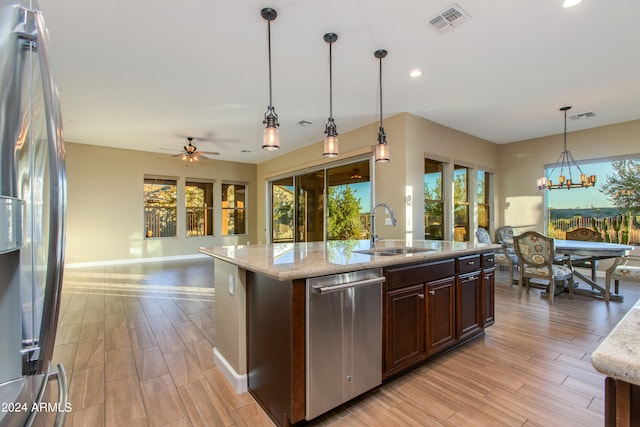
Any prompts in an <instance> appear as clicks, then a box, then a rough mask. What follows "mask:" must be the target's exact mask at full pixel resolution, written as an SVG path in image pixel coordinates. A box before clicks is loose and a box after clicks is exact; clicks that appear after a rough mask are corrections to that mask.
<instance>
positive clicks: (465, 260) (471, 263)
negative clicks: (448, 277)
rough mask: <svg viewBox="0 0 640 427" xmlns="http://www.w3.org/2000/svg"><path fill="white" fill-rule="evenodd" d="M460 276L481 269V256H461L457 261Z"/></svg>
mask: <svg viewBox="0 0 640 427" xmlns="http://www.w3.org/2000/svg"><path fill="white" fill-rule="evenodd" d="M456 262H457V264H458V265H457V266H456V267H457V270H458V274H464V273H469V272H471V271H475V270H479V269H480V255H469V256H461V257H460V258H457V259H456Z"/></svg>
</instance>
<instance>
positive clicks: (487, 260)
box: [480, 252, 495, 268]
mask: <svg viewBox="0 0 640 427" xmlns="http://www.w3.org/2000/svg"><path fill="white" fill-rule="evenodd" d="M494 257H495V254H494V253H493V252H491V253H487V254H482V256H481V258H480V259H481V261H480V262H481V266H482V268H491V267H493V266H494V259H495V258H494Z"/></svg>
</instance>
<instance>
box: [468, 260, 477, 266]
mask: <svg viewBox="0 0 640 427" xmlns="http://www.w3.org/2000/svg"><path fill="white" fill-rule="evenodd" d="M475 263H476V262H475V261H469V262H467V265H473V264H475Z"/></svg>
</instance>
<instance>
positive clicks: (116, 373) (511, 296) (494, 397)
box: [54, 259, 640, 427]
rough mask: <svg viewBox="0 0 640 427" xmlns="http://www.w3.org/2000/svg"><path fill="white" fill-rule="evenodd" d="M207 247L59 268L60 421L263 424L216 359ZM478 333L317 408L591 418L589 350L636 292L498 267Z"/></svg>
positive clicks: (462, 417) (407, 417) (374, 417)
mask: <svg viewBox="0 0 640 427" xmlns="http://www.w3.org/2000/svg"><path fill="white" fill-rule="evenodd" d="M213 273H214V272H213V262H212V261H211V260H208V259H206V260H196V261H193V260H191V261H179V262H178V261H176V262H167V263H147V264H131V265H120V266H104V267H94V268H82V269H67V270H66V271H65V276H64V288H63V292H62V307H61V312H60V319H59V329H58V335H57V340H56V347H55V352H54V362H56V363H63V364H64V366H65V368H66V370H67V374H68V377H69V379H70V396H69V399H70V402H71V405H72V411H71V412H70V413H69V414H68V417H67V426H91V427H96V426H271V425H273V424H272V423H271V421H270V419H269V418H268V417H267V416H266V415H265V414H264V412H263V411H262V409H261V408H260V407H259V405H257V403H256V402H255V401H254V400H253V399H252V397H251V396H250V395H248V394H246V393H245V394H242V395H237V394H235V392H234V391H233V390H232V389H231V387H230V386H229V385H228V384H227V382H226V381H225V379H224V378H223V377H222V375H221V373H220V372H219V370H218V369H217V368H216V366H215V365H214V364H213V361H212V360H213V357H212V348H213V346H214V345H215V339H216V334H215V330H216V327H224V325H216V324H215V322H214V308H213V307H214V305H213V302H214V299H215V295H214V293H213V291H212V289H211V288H210V284H211V283H212V275H213ZM496 279H497V280H496V323H495V325H493V326H491V327H490V328H488V329H487V331H486V334H485V336H484V337H481V338H479V339H477V340H475V341H473V342H471V343H468V344H467V345H465V346H464V347H462V348H460V349H458V350H457V351H455V352H453V353H450V354H447V355H445V356H443V357H440V358H438V359H436V360H435V361H433V362H431V363H429V364H428V365H425V366H423V367H421V368H419V369H416V370H414V371H412V372H411V373H409V374H407V375H405V376H403V377H401V378H399V379H396V380H394V381H392V382H390V383H388V384H386V385H384V386H382V387H380V388H379V389H377V390H376V391H374V392H371V393H367V394H366V395H364V396H362V397H360V398H358V399H356V400H355V401H353V402H350V403H348V404H346V405H343V406H342V407H340V408H338V409H336V410H334V411H331V412H330V413H328V414H325V415H324V416H322V417H320V418H319V419H317V420H315V421H314V422H313V423H312V424H313V425H322V426H325V425H327V426H328V425H331V426H385V427H386V426H405V425H406V426H441V425H442V426H602V425H603V409H604V404H603V398H604V386H603V384H604V377H603V376H602V375H601V374H599V373H598V372H596V371H595V370H594V369H593V367H592V366H591V363H590V359H589V358H590V354H591V352H592V351H593V350H594V349H595V348H596V347H597V345H598V343H599V342H600V341H601V340H602V339H603V338H604V336H606V335H607V334H608V333H609V332H610V331H611V329H612V328H613V327H614V326H615V325H616V323H617V322H618V321H619V320H620V319H621V318H622V316H623V315H624V314H625V313H626V312H627V311H628V310H629V308H630V307H631V306H632V305H633V304H634V303H635V302H636V300H637V299H638V298H639V297H640V290H639V289H637V288H638V287H637V286H634V285H631V284H628V285H627V284H625V283H622V284H621V292H622V293H623V294H624V296H625V298H624V301H623V302H612V303H609V304H605V303H604V302H603V301H599V300H595V299H591V298H588V297H584V296H580V295H576V296H575V298H574V299H573V300H570V299H569V298H568V295H567V294H562V295H560V296H558V297H557V298H556V300H555V303H554V305H553V306H550V305H549V303H548V301H547V299H546V298H541V297H540V290H538V289H532V290H531V291H530V294H529V295H523V298H522V299H519V298H518V292H517V286H510V285H509V283H508V280H507V272H506V271H498V272H497V275H496Z"/></svg>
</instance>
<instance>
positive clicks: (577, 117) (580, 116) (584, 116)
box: [569, 111, 595, 120]
mask: <svg viewBox="0 0 640 427" xmlns="http://www.w3.org/2000/svg"><path fill="white" fill-rule="evenodd" d="M593 116H595V114H593V112H591V111H587V112H586V113H580V114H574V115H573V116H569V118H570V119H573V120H580V119H588V118H589V117H593Z"/></svg>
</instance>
